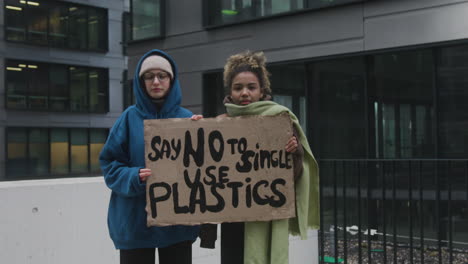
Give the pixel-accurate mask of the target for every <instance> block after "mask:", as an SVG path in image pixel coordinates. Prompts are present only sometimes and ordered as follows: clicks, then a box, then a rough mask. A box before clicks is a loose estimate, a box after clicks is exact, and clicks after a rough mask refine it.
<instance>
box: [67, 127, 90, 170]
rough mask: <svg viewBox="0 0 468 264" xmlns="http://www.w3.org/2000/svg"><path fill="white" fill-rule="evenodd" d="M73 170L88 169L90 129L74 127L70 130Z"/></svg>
mask: <svg viewBox="0 0 468 264" xmlns="http://www.w3.org/2000/svg"><path fill="white" fill-rule="evenodd" d="M70 143H71V144H70V145H71V172H73V173H74V172H76V173H78V172H87V171H88V131H87V129H84V128H83V129H80V128H74V129H71V130H70Z"/></svg>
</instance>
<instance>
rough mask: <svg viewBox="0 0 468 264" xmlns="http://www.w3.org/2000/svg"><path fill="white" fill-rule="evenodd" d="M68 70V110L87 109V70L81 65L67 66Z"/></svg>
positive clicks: (80, 110) (83, 110)
mask: <svg viewBox="0 0 468 264" xmlns="http://www.w3.org/2000/svg"><path fill="white" fill-rule="evenodd" d="M69 70H70V110H71V111H72V112H86V111H88V100H87V98H88V96H87V90H88V71H87V70H86V69H85V68H82V67H69Z"/></svg>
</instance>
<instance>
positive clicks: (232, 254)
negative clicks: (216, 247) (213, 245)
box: [221, 223, 244, 264]
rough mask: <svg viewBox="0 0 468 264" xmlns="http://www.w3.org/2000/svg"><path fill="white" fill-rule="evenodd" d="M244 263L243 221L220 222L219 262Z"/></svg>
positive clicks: (227, 263) (228, 263)
mask: <svg viewBox="0 0 468 264" xmlns="http://www.w3.org/2000/svg"><path fill="white" fill-rule="evenodd" d="M243 263H244V223H224V224H221V264H243Z"/></svg>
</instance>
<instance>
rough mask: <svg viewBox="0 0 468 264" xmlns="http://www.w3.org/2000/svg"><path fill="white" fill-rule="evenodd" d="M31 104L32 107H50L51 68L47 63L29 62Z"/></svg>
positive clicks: (29, 106)
mask: <svg viewBox="0 0 468 264" xmlns="http://www.w3.org/2000/svg"><path fill="white" fill-rule="evenodd" d="M26 70H27V71H28V72H29V75H28V77H29V78H28V80H29V105H28V108H30V109H48V96H49V87H48V84H49V79H48V78H49V76H48V72H49V69H48V67H47V65H45V64H39V63H32V62H31V63H28V64H27V68H26Z"/></svg>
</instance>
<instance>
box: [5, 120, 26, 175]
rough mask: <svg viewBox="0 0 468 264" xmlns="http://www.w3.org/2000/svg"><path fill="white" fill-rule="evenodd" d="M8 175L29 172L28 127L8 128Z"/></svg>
mask: <svg viewBox="0 0 468 264" xmlns="http://www.w3.org/2000/svg"><path fill="white" fill-rule="evenodd" d="M6 134H7V160H6V167H7V170H6V175H7V177H8V178H18V177H23V176H25V175H27V174H28V134H27V130H26V128H8V129H7V130H6Z"/></svg>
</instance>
